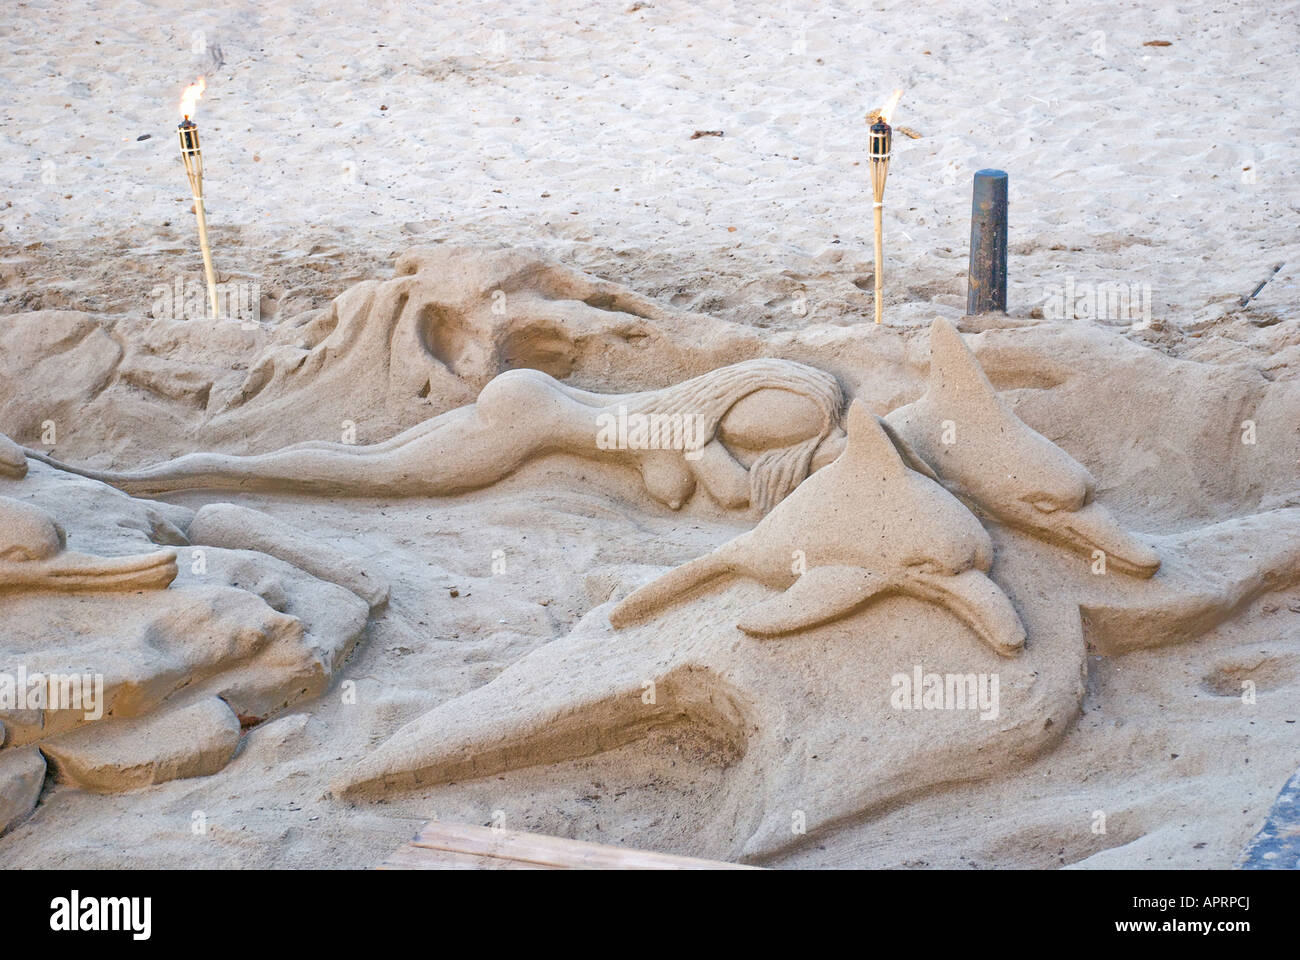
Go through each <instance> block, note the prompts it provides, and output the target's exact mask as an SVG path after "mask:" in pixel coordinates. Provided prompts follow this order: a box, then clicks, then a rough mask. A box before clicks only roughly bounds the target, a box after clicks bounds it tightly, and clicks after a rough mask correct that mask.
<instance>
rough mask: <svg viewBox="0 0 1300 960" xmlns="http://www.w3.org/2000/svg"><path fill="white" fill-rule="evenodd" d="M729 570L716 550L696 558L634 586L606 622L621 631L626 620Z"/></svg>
mask: <svg viewBox="0 0 1300 960" xmlns="http://www.w3.org/2000/svg"><path fill="white" fill-rule="evenodd" d="M730 572H731V563H730V562H729V561H727V560H726V559H724V558H723V557H722V556H720V555H719V553H718V552H717V551H714V552H713V553H708V554H705V555H704V556H702V557H696V558H695V559H694V560H692V561H690V562H689V563H684V564H682V565H681V566H680V567H674V568H673V569H672V570H669V571H668V572H667V573H665V574H664V575H663V576H661V577H658V578H656V579H654V580H651V581H650V582H649V583H647V584H645V585H644V586H640V587H637V588H636V589H635V590H633V591H632V592H631V593H629V594H628V595H627V596H626V597H624V598H623V599H622V600H620V601H619V602H618V604H617V605H616V606H615V607H614V609H613V610H611V611H610V612H609V622H610V623H611V624H612V625H613V626H614V629H616V630H621V629H622V628H623V627H625V626H627V625H628V624H630V623H633V622H635V621H637V620H644V619H645V618H646V617H648V616H650V614H652V613H654V612H656V611H657V610H659V608H660V607H664V606H667V605H668V604H669V603H671V602H672V601H674V600H676V599H677V598H678V597H679V596H680V595H682V594H684V593H687V592H688V591H690V590H694V589H695V588H696V587H699V586H703V585H704V584H706V583H708V582H709V581H710V580H716V579H717V578H718V577H720V576H722V575H723V574H726V573H730Z"/></svg>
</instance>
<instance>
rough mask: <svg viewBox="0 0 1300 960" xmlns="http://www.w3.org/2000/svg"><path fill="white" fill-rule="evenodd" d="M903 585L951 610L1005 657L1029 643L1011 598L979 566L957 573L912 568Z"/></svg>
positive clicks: (1010, 655)
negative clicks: (941, 572) (916, 570)
mask: <svg viewBox="0 0 1300 960" xmlns="http://www.w3.org/2000/svg"><path fill="white" fill-rule="evenodd" d="M901 588H902V590H903V592H904V593H909V594H912V595H913V596H917V597H920V598H921V599H923V600H928V601H930V602H931V603H937V604H939V605H940V606H942V607H945V608H947V609H948V610H950V611H951V612H952V613H953V614H954V615H955V616H956V617H957V618H958V619H960V620H962V621H963V622H965V623H966V625H967V626H969V627H970V628H971V629H972V630H974V631H975V635H976V636H978V637H979V638H980V639H981V640H983V641H984V642H985V643H986V644H988V645H989V646H990V647H992V648H993V649H994V650H995V651H996V652H997V653H999V654H1001V655H1002V656H1004V657H1014V656H1015V655H1016V654H1018V653H1019V652H1020V651H1021V650H1022V649H1023V648H1024V646H1025V627H1024V624H1022V623H1021V622H1020V615H1019V614H1018V613H1016V608H1015V607H1013V606H1012V605H1011V600H1010V598H1009V597H1008V596H1007V595H1006V594H1005V593H1003V592H1002V589H1001V588H1000V587H999V586H998V585H997V584H996V583H994V582H993V581H992V580H990V579H989V578H988V577H986V576H985V575H984V574H983V573H981V572H980V571H978V570H967V571H965V572H964V573H959V574H957V575H956V576H944V575H942V574H934V573H921V572H912V571H909V572H908V573H907V574H906V576H905V577H904V580H903V583H902V584H901Z"/></svg>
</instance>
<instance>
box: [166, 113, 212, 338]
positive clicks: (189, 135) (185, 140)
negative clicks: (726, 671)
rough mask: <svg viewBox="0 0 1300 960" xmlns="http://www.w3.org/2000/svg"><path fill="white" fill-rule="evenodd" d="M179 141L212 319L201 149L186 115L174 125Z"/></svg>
mask: <svg viewBox="0 0 1300 960" xmlns="http://www.w3.org/2000/svg"><path fill="white" fill-rule="evenodd" d="M176 133H177V135H178V136H179V137H180V142H181V160H182V161H183V162H184V163H185V175H186V176H187V177H189V180H190V191H191V192H192V193H193V194H194V216H195V218H196V219H197V220H198V222H199V249H200V250H202V251H203V274H204V276H205V278H206V279H207V283H208V306H209V307H211V308H212V316H213V319H216V318H217V316H218V313H217V280H216V275H215V274H214V273H213V271H212V250H211V249H210V248H209V247H208V218H207V215H206V213H205V212H204V210H203V151H202V150H200V149H199V127H198V124H196V123H195V122H194V121H193V120H191V119H190V118H189V117H186V118H185V119H184V120H182V121H181V122H180V123H179V124H178V125H177V127H176Z"/></svg>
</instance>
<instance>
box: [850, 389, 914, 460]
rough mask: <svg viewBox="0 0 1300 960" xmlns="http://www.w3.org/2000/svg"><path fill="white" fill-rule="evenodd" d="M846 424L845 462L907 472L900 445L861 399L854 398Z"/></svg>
mask: <svg viewBox="0 0 1300 960" xmlns="http://www.w3.org/2000/svg"><path fill="white" fill-rule="evenodd" d="M847 427H848V435H849V440H848V445H847V446H846V447H845V449H844V460H845V462H846V463H849V464H851V465H852V466H854V467H859V468H868V469H873V470H881V471H884V472H886V473H887V474H894V475H898V476H901V475H903V474H905V473H906V472H907V465H906V464H904V463H903V460H902V457H900V456H899V454H898V448H897V447H895V446H894V443H893V441H892V440H890V439H889V435H888V434H887V433H885V430H884V428H883V427H881V425H880V420H879V419H878V418H877V417H876V415H875V414H873V413H872V412H871V411H870V410H868V409H867V405H866V404H865V403H863V402H862V401H861V400H854V401H853V403H851V404H850V405H849V415H848V423H847Z"/></svg>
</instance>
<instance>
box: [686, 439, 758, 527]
mask: <svg viewBox="0 0 1300 960" xmlns="http://www.w3.org/2000/svg"><path fill="white" fill-rule="evenodd" d="M686 463H687V465H688V466H689V467H690V470H691V472H692V473H694V474H695V478H696V479H697V480H698V481H699V482H700V483H701V484H702V485H703V486H704V489H705V490H707V491H709V496H711V497H713V499H714V500H716V501H717V502H718V503H719V504H721V505H722V506H724V507H727V508H728V509H733V510H734V509H737V508H740V507H743V506H745V505H747V504H748V503H749V471H748V470H746V469H745V468H744V466H743V465H742V464H741V463H740V462H739V461H737V460H736V458H735V457H733V456H732V455H731V451H729V450H728V449H727V448H726V446H725V445H724V444H723V443H722V441H721V440H718V439H717V438H716V437H715V438H714V439H713V440H710V441H709V442H708V443H706V444H705V445H704V446H703V447H701V448H700V450H699V451H698V456H696V455H694V454H693V453H688V454H687V456H686Z"/></svg>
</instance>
